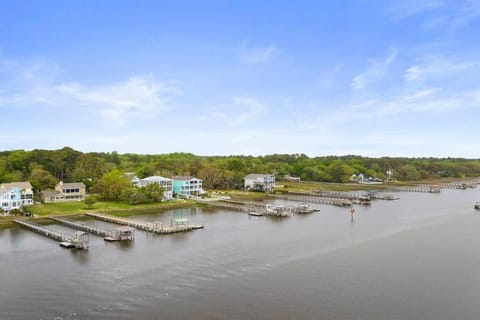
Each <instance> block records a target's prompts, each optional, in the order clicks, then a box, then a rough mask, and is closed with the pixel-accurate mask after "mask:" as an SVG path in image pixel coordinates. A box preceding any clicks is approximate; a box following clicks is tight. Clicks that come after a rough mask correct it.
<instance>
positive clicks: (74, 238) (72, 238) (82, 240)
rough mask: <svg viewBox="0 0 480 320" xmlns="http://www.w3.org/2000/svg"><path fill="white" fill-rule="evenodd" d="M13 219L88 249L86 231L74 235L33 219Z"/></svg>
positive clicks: (27, 226)
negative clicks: (42, 224)
mask: <svg viewBox="0 0 480 320" xmlns="http://www.w3.org/2000/svg"><path fill="white" fill-rule="evenodd" d="M13 221H14V222H15V223H17V224H19V225H22V226H24V227H26V228H28V229H30V230H32V231H35V232H37V233H39V234H41V235H43V236H45V237H48V238H51V239H53V240H56V241H59V242H60V243H69V244H71V245H72V246H73V247H75V248H76V249H88V242H89V241H88V234H85V233H84V232H79V233H76V234H74V235H68V234H66V233H63V232H58V231H54V230H50V229H48V228H45V227H44V226H41V225H39V224H37V223H35V222H33V221H28V220H21V219H15V220H13Z"/></svg>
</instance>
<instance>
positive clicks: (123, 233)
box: [50, 217, 135, 241]
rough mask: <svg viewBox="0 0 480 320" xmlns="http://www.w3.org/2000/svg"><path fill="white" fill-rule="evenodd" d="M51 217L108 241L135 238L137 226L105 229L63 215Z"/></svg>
mask: <svg viewBox="0 0 480 320" xmlns="http://www.w3.org/2000/svg"><path fill="white" fill-rule="evenodd" d="M50 219H52V220H54V221H56V222H59V223H61V224H63V225H66V226H67V227H71V228H74V229H77V230H81V231H84V232H88V233H91V234H94V235H97V236H100V237H104V239H105V240H106V241H123V240H130V241H131V240H133V239H134V237H135V228H131V227H120V228H116V229H115V230H104V229H101V228H98V227H94V226H89V225H87V224H84V223H80V222H77V221H72V220H68V219H65V218H61V217H50Z"/></svg>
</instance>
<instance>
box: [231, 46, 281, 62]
mask: <svg viewBox="0 0 480 320" xmlns="http://www.w3.org/2000/svg"><path fill="white" fill-rule="evenodd" d="M281 52H282V49H280V48H279V47H277V46H275V45H269V46H266V47H248V46H247V45H246V44H245V43H243V44H242V47H241V48H240V51H239V56H240V60H241V61H242V62H244V63H247V64H261V63H267V62H269V61H270V60H272V59H273V58H275V57H276V56H277V55H279V54H280V53H281Z"/></svg>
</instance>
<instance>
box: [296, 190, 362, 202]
mask: <svg viewBox="0 0 480 320" xmlns="http://www.w3.org/2000/svg"><path fill="white" fill-rule="evenodd" d="M287 195H299V196H310V197H322V198H330V199H342V200H358V201H364V202H368V201H370V196H369V195H368V194H367V193H360V192H340V191H314V192H291V191H289V192H287Z"/></svg>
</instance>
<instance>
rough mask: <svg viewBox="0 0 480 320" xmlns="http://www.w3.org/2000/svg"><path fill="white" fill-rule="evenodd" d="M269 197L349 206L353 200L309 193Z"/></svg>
mask: <svg viewBox="0 0 480 320" xmlns="http://www.w3.org/2000/svg"><path fill="white" fill-rule="evenodd" d="M269 197H272V198H275V199H281V200H288V201H299V202H310V203H319V204H328V205H334V206H339V207H351V206H352V204H353V201H352V200H349V199H341V198H324V197H316V196H311V195H300V194H291V195H289V194H286V195H269Z"/></svg>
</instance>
